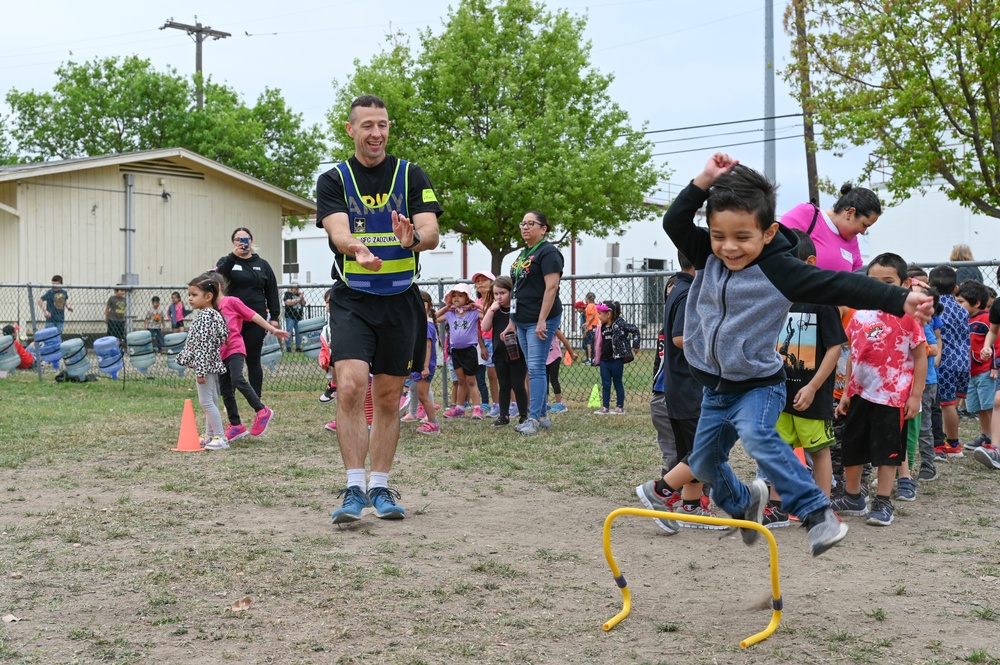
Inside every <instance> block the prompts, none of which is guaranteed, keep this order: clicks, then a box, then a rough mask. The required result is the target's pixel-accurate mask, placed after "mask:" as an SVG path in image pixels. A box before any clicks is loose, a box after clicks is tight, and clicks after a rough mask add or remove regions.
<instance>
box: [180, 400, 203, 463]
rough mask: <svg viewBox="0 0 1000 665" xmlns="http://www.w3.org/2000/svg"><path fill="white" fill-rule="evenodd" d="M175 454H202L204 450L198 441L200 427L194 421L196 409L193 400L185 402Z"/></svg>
mask: <svg viewBox="0 0 1000 665" xmlns="http://www.w3.org/2000/svg"><path fill="white" fill-rule="evenodd" d="M172 450H173V451H174V452H175V453H200V452H202V451H203V450H205V449H204V448H202V447H201V442H199V441H198V425H197V424H196V423H195V420H194V407H193V406H192V405H191V400H189V399H186V400H184V413H183V414H182V415H181V433H180V436H178V437H177V447H176V448H173V449H172Z"/></svg>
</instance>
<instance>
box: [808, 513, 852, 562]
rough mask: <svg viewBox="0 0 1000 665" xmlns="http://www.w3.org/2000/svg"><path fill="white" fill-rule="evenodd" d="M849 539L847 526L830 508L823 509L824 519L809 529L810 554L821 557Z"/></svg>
mask: <svg viewBox="0 0 1000 665" xmlns="http://www.w3.org/2000/svg"><path fill="white" fill-rule="evenodd" d="M845 537H847V525H846V524H844V523H843V522H841V521H840V520H839V519H838V518H837V515H836V513H834V512H833V510H831V509H830V508H824V509H823V519H822V521H820V522H816V523H815V524H813V525H812V526H811V527H809V552H810V553H811V554H812V555H813V556H819V555H820V554H822V553H823V552H825V551H827V550H828V549H830V548H831V547H833V546H834V545H836V544H837V543H839V542H840V541H842V540H843V539H844V538H845Z"/></svg>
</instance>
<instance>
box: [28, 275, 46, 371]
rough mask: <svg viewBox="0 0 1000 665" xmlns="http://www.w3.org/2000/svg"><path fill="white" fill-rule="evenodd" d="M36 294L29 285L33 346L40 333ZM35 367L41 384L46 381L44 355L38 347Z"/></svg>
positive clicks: (29, 284)
mask: <svg viewBox="0 0 1000 665" xmlns="http://www.w3.org/2000/svg"><path fill="white" fill-rule="evenodd" d="M34 303H35V292H34V289H32V288H31V283H30V282H29V283H28V311H30V312H31V337H32V344H34V337H35V333H36V332H38V320H37V319H36V318H35V305H34ZM34 355H35V367H36V368H37V369H38V382H39V383H41V382H42V381H43V380H44V379H43V378H42V354H40V353H38V347H37V346H36V347H35V354H34Z"/></svg>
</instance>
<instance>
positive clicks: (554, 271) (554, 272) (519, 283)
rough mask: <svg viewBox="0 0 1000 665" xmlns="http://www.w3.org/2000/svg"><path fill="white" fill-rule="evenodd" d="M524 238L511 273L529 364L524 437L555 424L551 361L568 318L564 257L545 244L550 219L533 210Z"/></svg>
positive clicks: (515, 318) (516, 320) (515, 317)
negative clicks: (562, 284)
mask: <svg viewBox="0 0 1000 665" xmlns="http://www.w3.org/2000/svg"><path fill="white" fill-rule="evenodd" d="M520 227H521V237H522V238H523V239H524V242H525V248H524V249H523V250H521V254H520V255H519V256H518V258H517V260H516V261H514V265H513V266H511V269H510V277H511V279H512V280H513V281H514V293H513V295H512V298H511V315H510V318H511V322H512V324H513V325H514V327H515V328H516V330H517V338H518V341H519V342H520V344H521V348H522V349H523V350H524V354H525V360H526V361H527V363H528V386H529V392H530V395H529V399H530V403H529V405H528V419H527V420H526V421H525V422H523V423H521V424H520V425H518V426H517V427H516V429H517V431H519V432H521V434H525V435H528V436H531V435H533V434H537V433H538V430H539V429H549V428H551V427H552V421H551V420H549V418H548V416H547V415H546V405H545V395H546V392H547V385H546V382H547V378H546V373H545V360H546V358H547V357H548V355H549V347H550V346H552V338H553V336H555V334H556V329H557V328H558V327H559V323H560V320H561V318H562V303H561V302H560V301H559V278H560V277H561V276H562V271H563V257H562V254H560V253H559V250H558V249H556V246H555V245H553V244H552V243H550V242H548V241H547V240H545V237H546V235H547V234H548V232H549V228H550V226H549V220H548V219H547V218H546V217H545V215H543V214H542V213H540V212H538V211H537V210H529V211H528V212H526V213H525V214H524V218H523V219H522V220H521V224H520Z"/></svg>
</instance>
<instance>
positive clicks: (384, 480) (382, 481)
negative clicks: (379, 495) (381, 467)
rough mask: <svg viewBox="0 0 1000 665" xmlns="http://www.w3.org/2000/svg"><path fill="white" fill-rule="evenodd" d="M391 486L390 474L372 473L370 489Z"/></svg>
mask: <svg viewBox="0 0 1000 665" xmlns="http://www.w3.org/2000/svg"><path fill="white" fill-rule="evenodd" d="M388 486H389V474H388V473H382V472H381V471H372V477H371V482H370V483H369V485H368V487H369V488H371V489H374V488H376V487H388Z"/></svg>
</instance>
